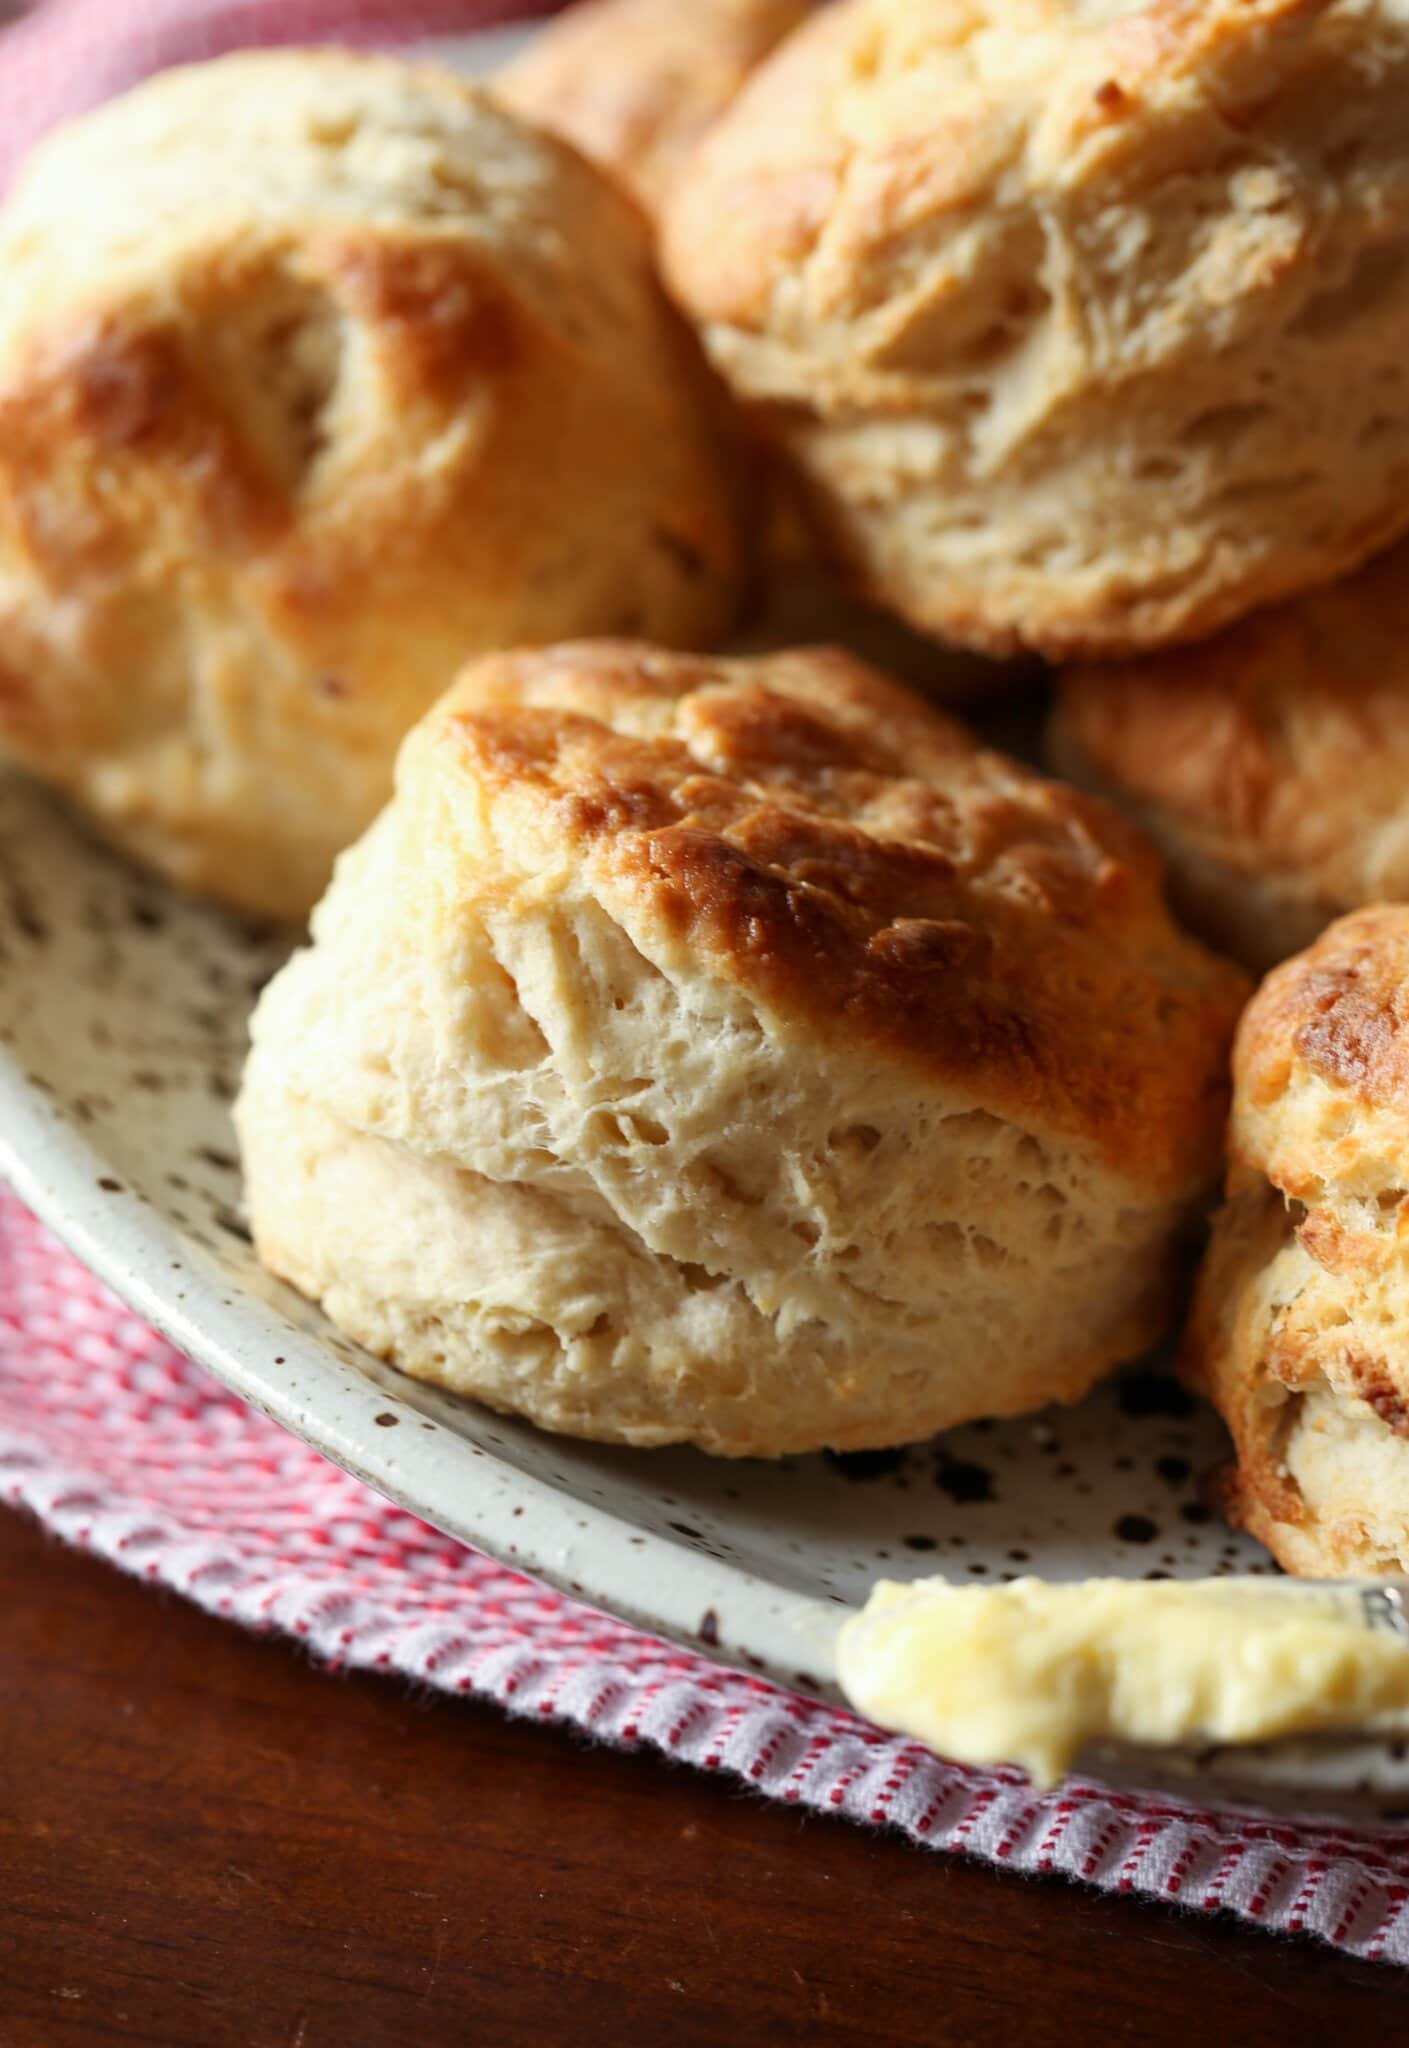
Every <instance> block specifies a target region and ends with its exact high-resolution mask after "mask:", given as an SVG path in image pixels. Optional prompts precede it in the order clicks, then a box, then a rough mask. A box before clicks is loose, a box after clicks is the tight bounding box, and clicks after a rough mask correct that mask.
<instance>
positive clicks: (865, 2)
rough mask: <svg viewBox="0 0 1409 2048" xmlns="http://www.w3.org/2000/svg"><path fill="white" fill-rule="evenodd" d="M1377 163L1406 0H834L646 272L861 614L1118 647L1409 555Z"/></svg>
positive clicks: (1400, 52)
mask: <svg viewBox="0 0 1409 2048" xmlns="http://www.w3.org/2000/svg"><path fill="white" fill-rule="evenodd" d="M1406 133H1409V6H1407V5H1405V4H1404V0H1393V4H1389V5H1377V6H1366V5H1363V4H1360V0H1199V4H1194V0H1151V4H1148V5H1143V6H1142V5H1138V4H1135V0H1125V4H1121V0H920V4H916V0H842V4H839V5H837V6H835V7H832V8H828V9H826V10H824V11H823V12H822V13H821V14H820V15H819V16H818V17H817V19H816V20H815V21H814V22H812V23H810V24H809V25H808V26H806V27H805V28H803V29H801V30H800V31H799V32H798V33H797V34H796V35H795V36H793V37H791V38H789V40H788V42H787V43H785V44H784V45H783V47H782V49H781V50H780V51H778V52H777V53H776V55H775V56H774V57H773V58H772V59H770V60H769V62H768V63H766V64H765V65H764V66H763V67H762V68H761V69H760V70H759V71H758V72H757V73H756V74H755V76H754V78H753V79H752V80H751V81H750V83H749V84H748V85H747V86H746V87H745V88H744V90H743V92H742V93H741V94H740V96H739V98H738V99H737V100H736V101H735V103H734V105H733V107H732V108H731V109H730V110H729V112H728V113H727V114H726V115H725V116H724V117H723V119H722V120H721V121H720V122H719V124H718V125H717V126H716V127H715V128H714V129H713V131H712V132H711V134H710V135H709V136H708V137H707V138H706V140H705V142H704V144H703V146H702V148H701V150H700V152H699V155H698V157H697V158H696V160H695V162H694V164H693V165H692V168H691V175H690V177H689V179H688V180H687V181H686V182H685V183H684V184H683V185H682V187H681V189H680V191H679V193H678V194H677V195H676V197H675V199H674V201H673V202H672V204H671V206H670V208H669V209H668V211H667V219H666V225H665V238H664V239H665V248H666V257H667V270H668V274H669V275H670V277H671V278H672V281H673V283H674V287H675V289H676V292H677V294H678V295H679V297H680V298H681V299H682V301H683V303H684V304H685V306H686V307H687V309H688V310H689V311H690V312H691V314H692V315H693V316H694V317H695V319H696V320H697V322H698V323H699V324H700V326H701V328H702V330H703V332H704V335H705V339H706V342H707V345H708V347H709V348H710V350H711V352H712V354H713V356H714V358H715V360H716V362H717V363H718V364H719V366H720V367H721V369H722V370H723V371H724V373H725V375H726V376H727V378H728V379H729V380H730V382H731V383H732V384H733V386H734V389H735V391H736V392H737V393H738V395H739V396H740V397H741V398H742V399H743V400H744V401H745V402H746V403H747V405H748V406H749V407H750V409H751V411H752V413H753V415H754V417H755V419H756V420H757V422H758V423H759V425H760V427H761V428H762V429H763V430H764V431H766V432H767V433H768V434H769V435H771V437H772V439H773V440H774V442H775V443H776V444H777V445H778V446H779V447H780V448H782V449H784V450H786V451H787V452H788V454H789V455H790V456H791V457H792V458H793V460H794V461H795V463H796V464H797V465H798V467H799V469H800V470H801V471H802V472H803V474H804V475H805V476H806V478H807V479H808V481H809V483H810V486H811V489H812V493H813V497H814V500H815V503H816V507H817V510H818V513H819V515H820V516H821V517H822V518H823V519H824V520H825V522H826V523H827V526H828V529H829V532H830V537H831V541H832V544H833V546H834V547H835V548H836V549H837V550H838V551H839V552H840V554H841V555H842V556H843V557H844V558H845V559H846V560H848V561H849V562H850V564H851V569H852V573H853V575H854V577H855V578H856V580H857V581H858V582H859V583H860V584H861V585H862V586H863V587H864V588H865V589H866V590H867V591H868V592H870V593H872V594H874V595H875V596H876V597H877V598H878V599H880V600H882V601H884V602H886V603H888V604H890V605H892V606H893V607H895V608H896V609H897V610H899V611H900V612H902V613H904V614H905V616H907V617H908V618H909V619H910V620H911V621H912V622H913V623H915V624H917V625H919V626H921V627H923V628H925V629H927V630H929V631H932V632H935V633H938V634H940V635H942V636H945V637H948V638H951V639H958V640H962V641H967V642H970V643H972V644H974V645H976V646H979V647H982V648H985V649H987V650H989V651H991V652H996V653H1005V652H1012V651H1014V650H1016V649H1018V648H1021V647H1029V648H1034V649H1036V650H1038V651H1040V652H1043V653H1047V654H1052V655H1073V654H1091V655H1100V656H1110V655H1120V654H1127V653H1134V652H1139V651H1142V650H1146V649H1149V648H1152V647H1158V646H1162V645H1165V644H1168V643H1171V642H1176V641H1182V640H1189V639H1192V638H1195V637H1197V636H1199V635H1201V634H1205V633H1209V632H1212V631H1213V630H1215V629H1216V628H1218V627H1220V626H1222V625H1225V624H1227V623H1229V622H1231V621H1232V620H1233V619H1234V618H1236V617H1238V616H1241V615H1242V614H1243V613H1245V612H1247V611H1249V610H1251V609H1253V608H1254V607H1256V606H1258V605H1262V604H1268V603H1271V602H1274V601H1275V600H1277V599H1279V598H1282V597H1285V596H1288V595H1291V594H1293V593H1295V592H1296V591H1298V590H1300V589H1303V588H1306V587H1309V586H1311V585H1314V584H1316V583H1319V582H1325V581H1327V580H1329V579H1331V578H1332V577H1334V576H1336V575H1339V574H1342V573H1344V572H1346V571H1348V570H1350V569H1352V568H1354V567H1355V566H1356V565H1357V564H1358V563H1359V562H1361V561H1362V560H1364V559H1366V558H1367V557H1368V556H1369V555H1370V554H1372V553H1373V552H1375V550H1376V549H1378V548H1379V547H1381V546H1383V545H1385V544H1386V543H1388V542H1389V541H1390V540H1392V539H1393V538H1394V537H1395V536H1396V535H1397V534H1398V533H1400V532H1402V531H1403V530H1404V528H1405V527H1406V525H1409V370H1406V368H1405V363H1404V350H1403V336H1404V333H1405V330H1406V324H1409V255H1406V250H1409V149H1406V148H1405V143H1404V138H1405V135H1406Z"/></svg>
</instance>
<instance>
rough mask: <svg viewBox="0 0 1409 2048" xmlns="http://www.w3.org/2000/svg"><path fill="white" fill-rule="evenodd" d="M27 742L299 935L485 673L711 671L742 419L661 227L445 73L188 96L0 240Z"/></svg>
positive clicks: (68, 153)
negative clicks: (722, 415)
mask: <svg viewBox="0 0 1409 2048" xmlns="http://www.w3.org/2000/svg"><path fill="white" fill-rule="evenodd" d="M0 276H3V278H4V288H3V291H0V743H3V745H4V746H5V747H6V748H7V749H8V750H9V751H10V752H11V753H12V754H14V755H16V756H18V757H19V758H20V759H21V760H23V761H24V762H26V763H27V764H28V765H29V766H30V767H32V768H34V769H35V770H37V771H38V772H39V773H41V774H42V775H44V776H46V777H48V778H49V779H51V780H52V781H54V782H55V783H57V784H58V785H59V786H60V787H61V788H63V789H64V790H66V791H68V792H70V793H71V794H73V795H74V796H75V797H77V798H78V799H79V800H80V801H81V803H82V804H83V805H84V806H85V807H86V808H87V810H88V811H89V812H90V813H91V814H92V816H93V817H94V818H95V820H96V821H97V822H98V824H99V825H100V826H101V828H102V829H103V830H104V831H105V832H106V833H107V834H108V835H109V836H111V837H112V838H113V839H115V840H116V841H118V842H119V843H120V844H121V845H123V846H124V847H127V848H130V849H131V850H133V851H134V852H136V853H137V854H139V855H140V856H142V857H143V858H144V859H147V860H149V861H151V862H152V863H153V864H154V865H155V866H157V867H159V868H161V869H163V870H165V871H166V872H167V873H168V874H171V875H173V876H175V877H176V878H177V879H179V880H180V881H182V882H183V883H186V884H189V885H190V886H192V887H195V888H198V889H201V890H205V891H209V892H210V893H211V894H214V895H218V896H223V897H225V898H227V899H228V900H229V901H231V902H234V903H238V904H241V905H244V906H247V907H251V908H255V909H258V910H261V911H266V912H273V913H277V914H284V913H288V914H298V913H301V912H303V911H305V910H306V909H307V908H308V906H309V905H310V904H311V903H312V902H313V901H314V900H315V899H316V897H317V895H318V893H319V891H320V890H321V888H322V887H323V885H324V883H325V882H326V879H327V876H328V873H329V871H330V868H331V864H332V860H333V856H334V855H335V854H336V852H337V851H338V849H339V848H340V847H342V846H344V845H346V844H347V843H348V842H349V841H350V840H351V839H353V838H354V837H355V836H356V835H357V833H358V832H359V831H361V829H362V828H363V826H365V825H366V823H367V822H368V820H369V819H370V818H371V817H372V816H373V815H374V814H375V812H376V810H377V809H378V807H379V806H380V804H381V803H382V802H383V801H384V799H385V797H386V795H387V793H388V791H389V789H390V785H391V769H392V761H393V757H394V753H395V749H396V746H397V743H398V742H399V740H400V739H401V737H402V735H403V734H404V733H405V731H406V730H407V728H408V727H409V726H410V725H411V724H413V723H414V721H415V719H416V718H417V717H418V716H419V715H420V714H421V712H422V711H424V710H425V708H426V706H427V705H428V704H429V703H430V702H431V701H432V700H433V698H434V697H435V696H436V695H437V694H438V693H439V691H441V690H442V689H444V688H445V687H446V686H447V685H448V683H449V682H450V681H451V680H452V678H453V676H454V675H455V673H456V671H457V669H458V667H459V666H460V664H461V662H462V661H463V660H464V659H465V658H466V656H468V655H470V654H473V653H475V652H477V651H480V650H482V649H485V648H489V647H496V646H501V645H505V644H517V643H520V642H523V641H526V640H548V639H553V638H555V637H558V636H560V635H562V634H563V633H566V632H583V631H607V630H615V631H641V632H648V633H651V634H652V635H654V636H656V637H658V638H660V639H663V640H665V641H667V642H670V643H676V642H679V643H682V644H685V645H691V644H698V643H701V642H705V643H707V642H708V641H709V640H710V639H711V638H712V637H714V636H715V635H716V633H717V632H718V631H719V630H720V629H721V628H722V627H723V626H724V625H725V624H726V623H727V620H728V617H729V614H730V610H731V604H732V597H733V590H734V584H735V572H736V542H735V536H734V531H733V520H732V511H733V507H732V503H731V492H732V485H731V483H730V482H729V480H728V478H727V476H726V467H725V458H724V457H723V455H722V454H721V452H720V439H721V436H720V434H719V427H718V420H717V418H716V417H715V414H714V391H713V387H712V384H711V382H710V380H709V379H708V376H707V373H706V371H705V370H704V367H703V365H702V363H701V362H700V361H699V359H698V355H697V351H696V349H695V346H694V344H693V342H692V341H691V339H690V337H689V336H688V334H687V333H686V331H685V330H684V328H683V326H682V325H681V323H680V322H679V321H678V320H677V318H676V317H675V315H674V314H673V313H672V312H671V311H670V310H669V308H668V307H667V305H666V303H665V300H664V298H663V295H662V294H661V292H660V289H659V286H658V283H657V280H656V277H655V274H654V270H653V265H652V257H651V250H650V240H649V235H648V232H647V230H646V228H645V226H644V224H643V223H642V221H641V219H640V217H639V215H638V213H637V211H636V209H635V208H634V207H633V206H632V205H631V204H630V202H629V201H628V200H627V199H625V198H624V197H623V196H622V195H621V194H620V193H618V192H617V191H616V190H615V188H614V187H613V186H612V185H611V184H610V183H609V181H608V180H606V179H605V178H603V177H602V176H600V175H599V174H598V173H597V172H596V171H594V170H593V169H592V167H591V166H590V165H588V164H586V163H584V162H583V161H582V160H581V159H580V158H579V157H578V156H577V155H576V154H575V153H574V152H572V151H570V150H567V149H565V148H563V147H561V146H560V145H559V144H557V143H555V142H553V141H552V140H550V139H549V138H547V137H545V136H541V135H539V134H537V133H536V132H534V131H532V130H530V129H528V128H527V127H525V126H523V125H521V124H520V123H518V122H516V121H515V120H514V119H513V118H512V117H511V116H510V115H508V114H507V113H505V112H504V111H503V110H502V109H501V108H499V107H498V106H497V105H496V104H495V102H494V101H493V100H492V99H491V98H490V97H489V96H488V95H487V94H486V93H485V92H483V91H481V90H478V89H476V88H474V87H471V86H467V85H465V84H463V83H462V82H460V81H459V80H457V79H456V78H455V77H453V76H452V75H451V74H450V73H448V72H441V71H438V70H436V69H433V68H430V67H417V66H412V65H407V64H403V63H400V62H397V61H395V60H392V59H390V58H369V57H357V56H353V55H350V54H347V53H336V52H332V51H324V52H285V53H263V54H258V55H247V56H239V57H231V58H225V59H222V60H220V61H219V62H217V63H213V64H209V65H203V66H197V67H193V68H191V69H187V70H183V71H176V72H169V73H167V74H165V75H164V76H162V77H160V78H158V79H156V80H154V81H153V82H151V83H149V84H147V85H145V86H143V87H141V88H140V89H139V90H138V91H136V92H134V93H132V94H131V95H129V96H128V97H127V98H125V99H123V100H121V101H119V102H117V103H115V104H113V105H111V106H108V107H106V108H103V109H101V110H100V111H99V112H97V113H95V114H91V115H89V116H87V117H85V118H84V119H83V120H82V121H80V122H78V123H76V124H75V125H74V126H72V127H70V128H68V129H66V130H64V131H62V132H61V133H59V134H58V135H57V136H56V137H54V138H53V139H52V140H50V141H49V142H47V143H45V144H44V145H43V146H42V147H41V149H40V150H39V151H38V153H37V154H36V156H35V157H34V159H33V161H32V163H31V165H30V167H29V169H28V171H27V172H26V173H25V174H24V175H23V177H22V178H21V181H20V183H19V185H18V187H17V189H16V190H15V192H14V194H13V196H12V197H11V199H10V201H9V203H8V206H7V208H6V210H5V214H4V217H3V224H2V225H0Z"/></svg>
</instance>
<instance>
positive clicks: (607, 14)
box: [494, 0, 812, 214]
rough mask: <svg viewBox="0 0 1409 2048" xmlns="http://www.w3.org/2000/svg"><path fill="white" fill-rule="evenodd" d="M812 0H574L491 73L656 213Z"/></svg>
mask: <svg viewBox="0 0 1409 2048" xmlns="http://www.w3.org/2000/svg"><path fill="white" fill-rule="evenodd" d="M811 11H812V0H684V4H682V0H577V4H575V5H573V6H570V7H568V8H566V9H565V10H564V11H563V13H561V14H559V15H555V16H554V18H553V19H552V20H551V21H550V22H548V23H547V24H546V25H545V26H544V27H543V28H541V29H539V30H538V31H537V32H536V34H535V35H534V37H533V40H532V41H531V42H530V43H529V45H528V47H527V48H526V49H525V50H524V52H523V53H522V55H521V56H519V57H516V58H515V59H514V61H513V62H512V63H510V64H508V65H506V66H505V68H504V70H503V71H501V72H500V73H499V74H498V75H497V76H496V78H495V81H494V90H495V92H496V94H497V95H498V97H499V98H500V99H501V100H502V101H503V102H504V104H505V105H506V106H507V107H510V108H511V109H512V110H513V112H514V113H516V114H518V115H519V116H521V118H522V119H524V120H526V121H534V122H537V123H538V124H539V125H540V126H541V127H544V128H547V129H548V130H549V131H550V133H552V134H554V135H560V136H562V137H563V139H564V141H567V142H571V143H574V144H575V145H576V146H577V148H579V149H580V150H582V151H583V152H584V153H585V154H586V155H587V156H590V157H591V158H592V159H593V160H594V162H596V163H599V164H601V165H602V167H603V169H604V170H608V171H611V172H612V173H613V175H614V176H616V177H618V178H619V179H620V180H621V181H622V183H623V184H624V185H626V186H627V187H629V189H630V190H631V191H632V192H634V193H635V195H636V197H637V199H639V200H640V202H641V204H642V205H643V206H644V207H645V208H646V210H647V212H648V213H652V214H654V213H656V212H657V211H658V210H659V208H660V207H661V205H662V204H663V203H664V201H665V199H666V197H667V195H668V194H669V192H670V190H671V188H672V186H673V185H674V184H675V182H676V180H677V179H678V178H679V176H680V175H681V172H682V171H683V169H684V167H685V165H686V164H687V163H688V162H689V160H690V158H691V157H692V156H693V154H694V152H695V150H696V149H697V147H698V146H699V143H700V141H701V140H702V138H703V137H704V136H705V134H706V133H707V132H708V130H709V129H710V128H711V127H712V126H713V124H714V123H715V122H716V121H717V120H718V119H719V116H720V115H721V114H722V113H723V112H724V110H725V108H726V107H727V106H729V105H730V104H731V103H732V102H733V100H734V99H735V97H736V96H737V94H738V92H739V88H740V87H741V86H742V85H743V83H744V81H745V79H747V78H748V77H749V76H750V75H751V74H752V73H753V72H754V71H755V70H756V69H757V67H758V66H759V64H761V63H762V61H763V59H764V58H765V57H766V56H768V54H769V53H770V51H772V50H774V49H775V48H776V47H777V45H778V44H779V43H780V42H782V40H783V38H784V36H786V35H788V34H790V33H791V31H792V30H793V29H795V28H796V27H797V26H798V24H799V22H801V21H803V20H805V19H806V17H807V15H808V14H809V13H810V12H811Z"/></svg>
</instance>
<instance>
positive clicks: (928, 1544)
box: [900, 1536, 939, 1550]
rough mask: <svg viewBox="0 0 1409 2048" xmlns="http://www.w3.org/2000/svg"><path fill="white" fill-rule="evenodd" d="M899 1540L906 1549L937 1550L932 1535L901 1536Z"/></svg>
mask: <svg viewBox="0 0 1409 2048" xmlns="http://www.w3.org/2000/svg"><path fill="white" fill-rule="evenodd" d="M900 1540H901V1542H902V1543H903V1544H904V1545H905V1548H906V1549H907V1550H937V1549H938V1548H939V1546H938V1544H937V1543H936V1542H935V1540H934V1538H933V1536H902V1537H901V1539H900Z"/></svg>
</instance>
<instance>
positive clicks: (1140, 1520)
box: [1114, 1515, 1159, 1543]
mask: <svg viewBox="0 0 1409 2048" xmlns="http://www.w3.org/2000/svg"><path fill="white" fill-rule="evenodd" d="M1114 1534H1115V1535H1116V1536H1118V1537H1119V1539H1120V1541H1121V1542H1122V1543H1153V1542H1154V1540H1155V1538H1156V1537H1157V1536H1158V1535H1159V1524H1158V1522H1152V1521H1151V1520H1150V1518H1149V1516H1148V1515H1122V1516H1121V1517H1120V1519H1119V1521H1118V1522H1117V1523H1116V1525H1115V1530H1114Z"/></svg>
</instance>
